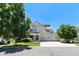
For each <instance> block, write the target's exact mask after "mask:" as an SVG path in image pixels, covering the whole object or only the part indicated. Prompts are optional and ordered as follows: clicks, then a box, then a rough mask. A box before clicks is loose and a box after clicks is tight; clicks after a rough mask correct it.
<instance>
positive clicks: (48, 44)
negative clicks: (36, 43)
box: [40, 41, 76, 47]
mask: <svg viewBox="0 0 79 59" xmlns="http://www.w3.org/2000/svg"><path fill="white" fill-rule="evenodd" d="M40 46H41V47H76V44H70V43H61V42H58V41H54V42H53V41H52V42H40Z"/></svg>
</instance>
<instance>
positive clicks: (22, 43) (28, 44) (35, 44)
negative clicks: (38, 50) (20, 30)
mask: <svg viewBox="0 0 79 59" xmlns="http://www.w3.org/2000/svg"><path fill="white" fill-rule="evenodd" d="M17 45H27V46H40V42H37V41H34V42H20V43H17Z"/></svg>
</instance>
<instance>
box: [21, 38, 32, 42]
mask: <svg viewBox="0 0 79 59" xmlns="http://www.w3.org/2000/svg"><path fill="white" fill-rule="evenodd" d="M21 41H22V42H31V41H32V39H31V38H24V39H22V40H21Z"/></svg>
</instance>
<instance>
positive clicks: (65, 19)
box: [24, 3, 79, 30]
mask: <svg viewBox="0 0 79 59" xmlns="http://www.w3.org/2000/svg"><path fill="white" fill-rule="evenodd" d="M24 7H25V13H26V16H28V17H30V18H31V19H32V21H33V22H34V21H39V22H41V23H43V24H50V25H52V28H53V29H54V30H56V29H57V28H58V27H59V26H60V25H61V24H70V25H75V26H79V4H67V3H65V4H64V3H60V4H58V3H49V4H48V3H27V4H24Z"/></svg>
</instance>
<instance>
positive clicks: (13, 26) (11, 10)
mask: <svg viewBox="0 0 79 59" xmlns="http://www.w3.org/2000/svg"><path fill="white" fill-rule="evenodd" d="M30 23H31V20H30V18H27V19H25V13H24V6H23V4H22V3H4V4H0V36H1V37H3V38H5V39H9V38H13V39H15V42H16V39H18V38H24V37H27V33H28V30H29V29H30Z"/></svg>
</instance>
